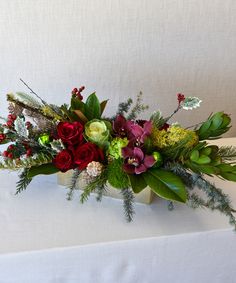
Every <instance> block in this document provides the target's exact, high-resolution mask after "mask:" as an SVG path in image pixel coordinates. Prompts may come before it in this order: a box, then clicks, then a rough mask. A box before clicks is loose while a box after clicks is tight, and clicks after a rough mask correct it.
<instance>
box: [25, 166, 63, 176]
mask: <svg viewBox="0 0 236 283" xmlns="http://www.w3.org/2000/svg"><path fill="white" fill-rule="evenodd" d="M57 172H59V170H58V169H57V168H56V167H55V166H54V165H53V164H52V163H48V164H43V165H40V166H33V167H31V168H30V169H29V171H28V178H33V177H34V176H37V175H41V174H43V175H51V174H55V173H57Z"/></svg>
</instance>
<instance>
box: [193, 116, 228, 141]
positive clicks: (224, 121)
mask: <svg viewBox="0 0 236 283" xmlns="http://www.w3.org/2000/svg"><path fill="white" fill-rule="evenodd" d="M230 122H231V119H230V117H229V115H227V114H225V113H224V112H217V113H215V114H214V115H212V116H210V117H209V118H208V120H207V121H206V122H204V123H203V124H202V125H201V127H200V128H199V129H198V130H197V134H198V136H199V140H206V139H214V138H219V137H220V136H221V135H222V134H224V133H226V132H227V131H228V130H229V129H230V126H229V124H230Z"/></svg>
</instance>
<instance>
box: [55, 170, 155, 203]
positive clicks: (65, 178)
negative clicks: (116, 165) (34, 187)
mask: <svg viewBox="0 0 236 283" xmlns="http://www.w3.org/2000/svg"><path fill="white" fill-rule="evenodd" d="M72 174H73V171H72V170H70V171H67V172H66V173H61V172H59V173H58V174H57V181H58V184H59V185H62V186H65V187H67V186H68V184H69V183H70V179H71V176H72ZM76 187H77V189H83V187H84V184H83V182H82V181H81V180H79V179H78V181H77V186H76ZM104 195H105V196H109V197H112V198H117V199H122V195H121V193H120V190H118V189H115V188H113V187H112V186H109V185H108V186H107V190H106V192H105V193H104ZM134 195H135V202H138V203H146V204H150V203H151V202H152V199H153V193H152V191H151V189H150V188H149V187H147V188H145V189H144V190H143V191H142V192H140V193H139V194H134Z"/></svg>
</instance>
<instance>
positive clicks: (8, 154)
mask: <svg viewBox="0 0 236 283" xmlns="http://www.w3.org/2000/svg"><path fill="white" fill-rule="evenodd" d="M15 150H16V146H15V145H14V144H10V145H9V146H8V148H7V150H5V151H4V152H3V154H2V155H3V156H4V157H7V158H10V159H13V158H14V155H15Z"/></svg>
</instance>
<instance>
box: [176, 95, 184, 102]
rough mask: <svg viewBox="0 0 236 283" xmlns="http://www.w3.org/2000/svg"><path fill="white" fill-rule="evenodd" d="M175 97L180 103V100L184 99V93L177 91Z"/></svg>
mask: <svg viewBox="0 0 236 283" xmlns="http://www.w3.org/2000/svg"><path fill="white" fill-rule="evenodd" d="M177 99H178V102H179V104H180V103H181V102H183V101H184V100H185V96H184V94H182V93H178V94H177Z"/></svg>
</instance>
